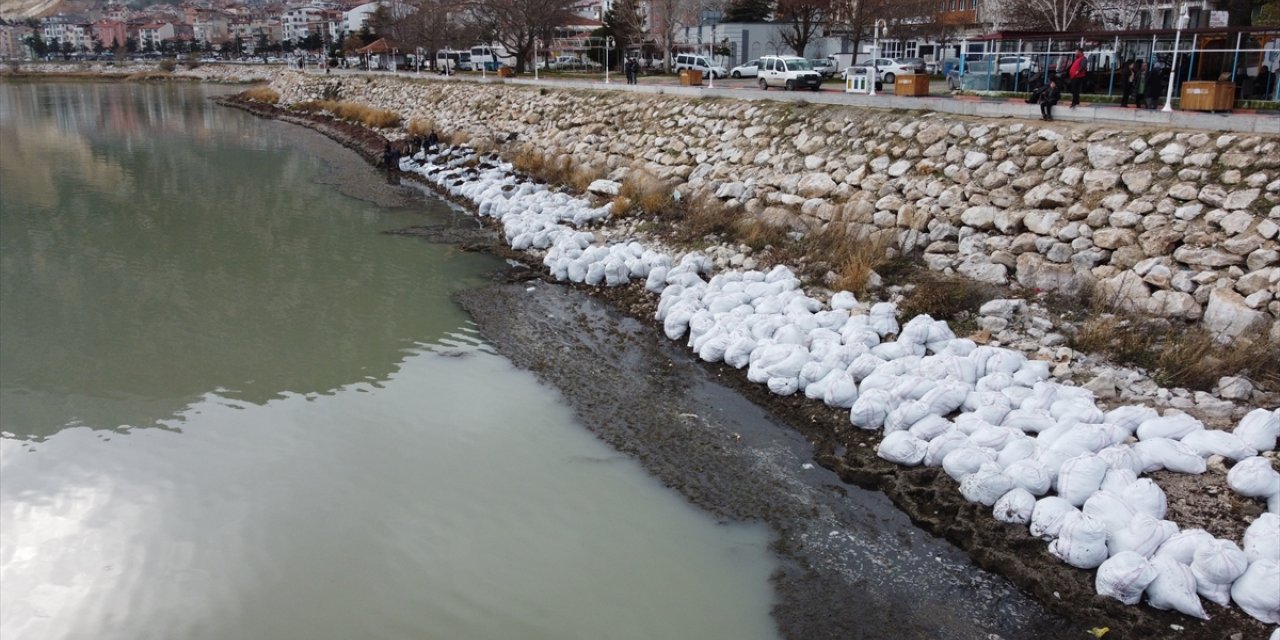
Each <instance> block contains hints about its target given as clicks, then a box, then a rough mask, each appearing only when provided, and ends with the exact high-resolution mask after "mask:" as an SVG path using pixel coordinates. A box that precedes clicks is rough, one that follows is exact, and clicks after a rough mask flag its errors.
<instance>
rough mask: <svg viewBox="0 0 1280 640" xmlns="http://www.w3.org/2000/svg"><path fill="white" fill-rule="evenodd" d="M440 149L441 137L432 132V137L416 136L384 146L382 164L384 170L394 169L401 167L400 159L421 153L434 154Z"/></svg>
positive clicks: (419, 134) (418, 134)
mask: <svg viewBox="0 0 1280 640" xmlns="http://www.w3.org/2000/svg"><path fill="white" fill-rule="evenodd" d="M439 149H440V136H438V135H436V132H435V131H432V132H431V134H430V135H426V136H424V135H422V134H421V133H417V134H414V135H413V137H411V138H406V139H404V140H401V141H399V142H396V143H394V144H393V143H391V142H390V141H388V142H386V143H385V144H383V147H382V162H381V163H380V164H381V166H382V167H383V168H384V169H394V168H396V167H398V166H400V158H402V157H404V156H409V157H413V156H414V155H415V154H417V153H418V152H419V151H422V152H433V151H438V150H439Z"/></svg>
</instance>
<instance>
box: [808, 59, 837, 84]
mask: <svg viewBox="0 0 1280 640" xmlns="http://www.w3.org/2000/svg"><path fill="white" fill-rule="evenodd" d="M809 66H811V67H813V70H814V71H817V72H818V74H819V75H821V76H822V77H823V79H826V78H830V77H832V76H834V75H836V63H835V61H834V60H832V59H831V58H813V59H810V60H809Z"/></svg>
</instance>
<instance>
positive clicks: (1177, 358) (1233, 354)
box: [1071, 313, 1280, 392]
mask: <svg viewBox="0 0 1280 640" xmlns="http://www.w3.org/2000/svg"><path fill="white" fill-rule="evenodd" d="M1071 346H1072V348H1073V349H1076V350H1078V351H1085V352H1089V353H1096V354H1101V355H1105V356H1107V357H1109V358H1111V359H1112V360H1114V361H1115V362H1117V363H1119V364H1125V365H1132V366H1138V367H1142V368H1144V369H1147V370H1148V371H1149V372H1150V374H1151V377H1152V379H1154V380H1155V381H1156V382H1157V383H1158V384H1160V385H1162V386H1174V387H1185V388H1188V389H1198V390H1202V391H1212V390H1213V389H1214V387H1215V386H1216V385H1217V383H1218V379H1219V378H1222V377H1223V376H1237V375H1239V376H1245V377H1248V378H1250V379H1251V380H1253V382H1254V385H1255V386H1257V387H1258V388H1261V389H1264V390H1266V391H1272V392H1280V359H1278V358H1276V357H1275V354H1276V353H1277V352H1280V345H1277V344H1275V343H1273V342H1271V341H1270V339H1269V338H1268V337H1267V336H1266V335H1265V334H1263V333H1257V334H1255V335H1251V336H1242V337H1240V338H1235V339H1233V340H1230V341H1228V342H1226V343H1222V342H1219V341H1218V339H1217V338H1216V337H1215V336H1214V335H1213V334H1212V333H1210V332H1209V331H1208V330H1207V329H1205V328H1204V327H1201V326H1198V325H1185V324H1181V323H1173V322H1169V321H1167V320H1163V319H1158V318H1145V317H1140V316H1137V315H1134V314H1126V313H1102V314H1100V315H1098V316H1096V317H1094V318H1090V319H1089V320H1086V321H1085V322H1084V323H1083V324H1082V325H1080V327H1079V328H1078V329H1077V330H1076V332H1075V335H1073V336H1072V337H1071Z"/></svg>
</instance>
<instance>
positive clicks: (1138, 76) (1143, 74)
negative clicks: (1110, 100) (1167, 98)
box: [1120, 60, 1147, 109]
mask: <svg viewBox="0 0 1280 640" xmlns="http://www.w3.org/2000/svg"><path fill="white" fill-rule="evenodd" d="M1131 90H1132V92H1133V108H1135V109H1142V108H1144V107H1146V105H1147V97H1146V95H1147V93H1146V92H1147V71H1146V63H1145V62H1143V61H1142V60H1134V61H1133V86H1132V87H1131ZM1120 106H1124V105H1123V104H1122V105H1120Z"/></svg>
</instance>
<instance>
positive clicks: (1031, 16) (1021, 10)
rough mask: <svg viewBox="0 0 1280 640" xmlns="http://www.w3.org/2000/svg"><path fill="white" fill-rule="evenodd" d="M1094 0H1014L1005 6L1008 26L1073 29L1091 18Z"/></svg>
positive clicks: (1044, 29)
mask: <svg viewBox="0 0 1280 640" xmlns="http://www.w3.org/2000/svg"><path fill="white" fill-rule="evenodd" d="M1091 1H1092V0H1013V1H1012V2H1008V3H1005V4H1004V6H1003V12H1002V13H1003V14H1004V15H1003V18H1004V21H1005V23H1006V25H1007V26H1009V27H1014V28H1018V29H1026V30H1030V31H1072V30H1075V29H1077V28H1079V27H1082V26H1084V24H1085V23H1087V22H1088V20H1089V15H1088V11H1089V8H1090V6H1091Z"/></svg>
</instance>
